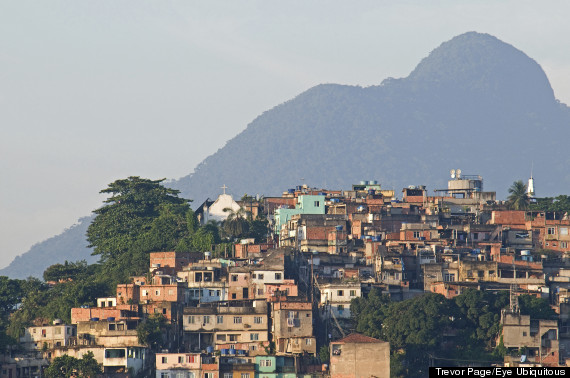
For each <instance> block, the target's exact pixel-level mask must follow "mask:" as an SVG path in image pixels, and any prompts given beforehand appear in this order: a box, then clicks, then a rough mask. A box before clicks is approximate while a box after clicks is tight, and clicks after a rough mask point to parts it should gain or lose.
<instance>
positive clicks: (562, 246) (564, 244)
mask: <svg viewBox="0 0 570 378" xmlns="http://www.w3.org/2000/svg"><path fill="white" fill-rule="evenodd" d="M560 248H568V242H560Z"/></svg>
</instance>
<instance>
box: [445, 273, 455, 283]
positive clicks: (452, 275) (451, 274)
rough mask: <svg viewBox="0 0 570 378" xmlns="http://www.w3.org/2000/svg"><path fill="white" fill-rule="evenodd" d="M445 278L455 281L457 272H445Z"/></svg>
mask: <svg viewBox="0 0 570 378" xmlns="http://www.w3.org/2000/svg"><path fill="white" fill-rule="evenodd" d="M443 280H444V281H450V282H453V281H455V274H453V273H445V274H444V275H443Z"/></svg>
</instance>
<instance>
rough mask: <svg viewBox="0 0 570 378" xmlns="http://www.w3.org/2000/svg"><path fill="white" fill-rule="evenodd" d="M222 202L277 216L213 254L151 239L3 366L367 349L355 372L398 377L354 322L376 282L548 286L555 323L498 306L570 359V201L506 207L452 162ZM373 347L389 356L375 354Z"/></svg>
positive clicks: (523, 343)
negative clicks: (110, 287) (551, 208)
mask: <svg viewBox="0 0 570 378" xmlns="http://www.w3.org/2000/svg"><path fill="white" fill-rule="evenodd" d="M223 206H229V207H231V208H232V209H234V210H235V209H236V206H249V208H250V209H255V213H256V215H258V216H264V217H266V218H267V219H268V220H269V225H270V226H269V230H268V237H267V240H266V241H264V242H263V243H255V241H254V239H244V240H240V241H238V242H237V243H236V244H235V246H234V249H233V251H229V253H227V252H226V253H225V254H224V256H217V257H214V256H213V255H212V253H210V252H206V253H194V252H193V253H175V252H155V253H151V254H150V266H149V271H148V274H147V275H146V276H143V277H132V278H131V280H130V282H129V283H125V284H120V285H118V286H117V289H116V295H115V296H114V297H110V298H100V299H98V300H97V303H94V304H93V306H90V307H87V306H86V307H84V308H74V309H72V310H71V319H72V322H71V324H61V322H54V323H53V324H40V325H37V326H34V327H30V328H27V329H26V331H25V334H24V336H23V337H22V339H21V343H22V345H23V346H24V349H25V350H26V351H28V352H34V353H36V357H38V358H37V359H35V360H33V361H36V362H31V361H32V360H30V359H28V360H24V359H22V360H21V361H22V363H21V366H20V365H18V363H16V362H13V363H5V364H3V365H2V372H1V373H2V374H1V375H0V377H2V378H4V377H14V378H15V377H25V376H33V373H32V371H33V372H38V371H41V369H42V368H43V367H45V365H47V364H48V363H49V360H51V359H53V358H55V357H57V356H61V355H63V354H68V355H72V356H81V355H83V354H84V353H86V352H87V351H91V352H93V353H94V356H95V358H96V359H97V361H98V362H100V363H101V364H102V365H103V369H104V372H105V374H107V375H108V376H113V375H114V376H121V374H123V375H125V374H131V375H136V374H137V373H140V372H146V371H155V372H156V373H155V374H156V377H157V378H166V377H169V378H173V377H205V378H229V377H240V378H254V377H295V376H322V375H331V376H343V377H346V376H356V375H357V373H356V372H355V371H354V370H352V371H351V370H350V369H349V370H347V369H346V368H345V367H343V364H345V363H347V361H350V363H351V364H354V363H355V361H356V363H357V365H358V366H359V369H360V370H362V371H360V370H358V375H362V374H366V371H368V370H366V367H367V366H370V369H373V370H374V375H375V376H386V377H388V376H389V370H390V368H389V366H390V363H389V359H390V354H389V346H387V345H386V343H384V342H381V341H380V340H376V339H372V338H369V337H366V336H363V335H358V334H351V331H352V328H353V326H352V322H351V311H350V304H351V300H352V299H354V298H358V297H361V296H363V295H366V294H367V293H368V292H369V291H370V290H371V289H372V288H378V289H380V290H381V291H382V292H383V293H385V294H387V295H389V296H390V297H391V299H392V300H394V301H399V300H405V299H408V298H411V297H414V296H418V295H421V294H422V293H424V292H435V293H440V294H442V295H444V296H445V297H447V298H453V297H455V296H457V295H459V294H461V293H462V292H463V291H465V290H466V289H470V288H475V289H478V290H494V291H497V290H508V291H509V292H510V293H511V296H514V297H516V296H517V295H518V294H520V293H526V294H531V295H534V296H537V297H541V298H546V299H548V300H549V301H550V302H551V304H552V306H553V308H555V309H556V311H557V313H558V314H559V320H558V321H552V320H543V319H532V318H530V317H529V316H527V315H520V313H519V312H518V310H517V306H516V305H513V306H511V308H510V309H506V310H504V311H503V313H502V320H501V322H502V335H501V336H502V340H503V342H504V345H505V346H507V347H510V348H517V347H526V348H527V349H528V350H529V352H528V355H525V361H524V362H527V363H535V364H543V365H558V364H565V360H566V358H567V357H568V356H567V354H566V352H565V349H563V348H561V347H560V346H561V345H565V344H566V343H567V342H568V340H570V332H569V329H570V328H569V327H568V325H569V323H570V320H569V318H570V315H569V314H570V306H569V305H568V303H570V301H569V298H570V295H569V294H568V293H569V290H570V266H569V264H568V260H567V259H566V256H567V254H568V253H569V252H570V247H569V245H568V244H569V243H570V234H569V229H570V218H569V216H568V214H562V213H549V212H533V211H514V210H507V209H506V207H505V206H504V204H503V203H501V202H500V201H497V199H496V195H495V193H494V192H485V191H483V179H482V178H481V177H480V176H460V175H456V174H454V175H453V177H452V178H451V180H449V182H448V188H447V189H437V190H435V191H434V192H433V194H430V193H428V191H427V189H426V188H425V187H424V186H421V185H419V186H409V187H407V188H404V189H403V190H402V192H401V199H397V197H396V193H394V191H392V190H383V189H382V188H381V186H380V184H379V183H378V182H376V181H362V182H360V183H359V184H355V185H353V186H352V188H351V189H350V190H321V189H314V188H309V187H307V186H306V185H304V186H297V187H296V188H293V189H288V190H286V191H285V192H284V193H283V194H282V196H280V197H265V198H262V199H250V200H249V202H247V203H239V204H238V203H237V202H235V201H233V200H232V199H231V196H229V195H227V194H225V193H224V194H222V195H221V196H220V198H219V199H218V200H217V201H211V200H208V201H206V202H204V204H203V205H202V206H201V207H200V209H199V215H200V217H201V221H206V220H208V219H212V218H215V217H218V218H219V217H221V216H223V212H221V211H220V209H221V208H222V207H223ZM216 219H217V218H216ZM153 314H161V315H162V316H163V317H164V318H165V319H166V321H167V322H168V323H169V324H170V327H169V328H168V332H167V333H165V334H164V335H163V338H164V341H165V342H164V347H163V350H161V351H160V352H159V353H152V352H151V350H150V349H149V347H148V346H146V345H141V344H140V342H139V339H138V337H137V326H138V325H139V323H140V322H141V321H143V320H144V319H145V318H147V317H149V316H151V315H153ZM323 345H330V346H331V348H329V350H330V354H331V355H330V357H331V358H330V365H327V364H323V363H322V361H320V359H319V357H318V354H319V353H318V352H319V350H320V347H321V346H323ZM372 351H374V353H376V355H377V356H378V357H377V358H376V359H375V360H374V361H370V359H369V358H368V361H366V357H367V353H371V352H372ZM387 351H388V352H387ZM23 361H27V362H25V364H27V365H26V366H24V362H23ZM519 362H520V363H522V362H523V361H519ZM506 363H509V364H511V366H512V364H513V363H516V361H506ZM24 369H26V370H24ZM365 370H366V371H365ZM351 374H352V375H351Z"/></svg>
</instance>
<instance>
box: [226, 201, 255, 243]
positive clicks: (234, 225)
mask: <svg viewBox="0 0 570 378" xmlns="http://www.w3.org/2000/svg"><path fill="white" fill-rule="evenodd" d="M224 212H225V213H227V214H228V217H227V218H226V219H225V220H224V222H223V223H222V228H223V230H224V232H225V233H226V235H228V236H229V237H230V238H239V237H243V236H245V235H246V234H247V233H248V231H249V222H248V220H247V219H248V218H251V216H250V215H248V214H250V213H249V212H247V211H246V210H245V209H244V208H243V207H240V208H239V209H237V210H232V209H230V208H225V209H224Z"/></svg>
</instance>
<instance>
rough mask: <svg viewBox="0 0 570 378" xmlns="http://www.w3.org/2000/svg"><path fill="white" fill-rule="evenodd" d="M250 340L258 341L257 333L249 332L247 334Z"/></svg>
mask: <svg viewBox="0 0 570 378" xmlns="http://www.w3.org/2000/svg"><path fill="white" fill-rule="evenodd" d="M249 340H250V341H258V340H259V333H250V334H249Z"/></svg>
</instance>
